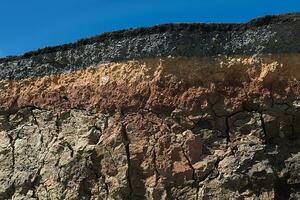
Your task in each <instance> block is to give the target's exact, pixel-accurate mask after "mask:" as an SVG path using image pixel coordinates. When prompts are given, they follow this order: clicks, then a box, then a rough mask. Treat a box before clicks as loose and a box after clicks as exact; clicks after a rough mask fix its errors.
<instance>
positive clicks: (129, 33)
mask: <svg viewBox="0 0 300 200" xmlns="http://www.w3.org/2000/svg"><path fill="white" fill-rule="evenodd" d="M297 19H300V13H290V14H284V15H272V16H264V17H260V18H256V19H253V20H251V21H249V22H247V23H241V24H237V23H232V24H214V23H212V24H204V23H188V24H187V23H180V24H163V25H157V26H152V27H146V28H136V29H127V30H120V31H114V32H108V33H103V34H101V35H98V36H95V37H91V38H87V39H81V40H78V41H77V42H75V43H69V44H64V45H59V46H53V47H45V48H42V49H38V50H36V51H30V52H27V53H25V54H23V55H21V56H8V57H6V58H0V63H3V62H9V61H14V60H19V59H26V58H31V57H33V56H38V55H41V54H46V53H53V52H58V51H65V50H69V49H72V48H76V47H79V46H82V45H87V44H92V43H95V42H103V41H105V40H107V39H108V38H109V39H120V38H126V37H135V36H137V35H149V34H155V33H166V32H192V33H197V32H228V31H245V30H247V29H255V28H257V27H261V26H265V25H268V24H280V23H286V22H293V21H295V20H297Z"/></svg>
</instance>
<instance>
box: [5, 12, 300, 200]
mask: <svg viewBox="0 0 300 200" xmlns="http://www.w3.org/2000/svg"><path fill="white" fill-rule="evenodd" d="M299 66H300V14H289V15H282V16H270V17H264V18H259V19H255V20H253V21H250V22H249V23H246V24H228V25H227V24H213V25H207V24H178V25H172V24H170V25H163V26H157V27H153V28H143V29H136V30H127V31H120V32H114V33H108V34H104V35H101V36H98V37H95V38H92V39H87V40H82V41H80V42H78V43H74V44H69V45H64V46H60V47H51V48H46V49H42V50H38V51H36V52H30V53H27V54H25V55H24V56H20V57H10V58H4V59H1V60H0V72H1V73H0V79H1V80H0V183H1V184H0V199H155V200H157V199H195V200H196V199H199V200H200V199H300V135H299V134H300V82H299V81H300V73H299V72H300V68H299Z"/></svg>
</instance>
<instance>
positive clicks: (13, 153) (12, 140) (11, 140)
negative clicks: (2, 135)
mask: <svg viewBox="0 0 300 200" xmlns="http://www.w3.org/2000/svg"><path fill="white" fill-rule="evenodd" d="M6 135H7V136H8V138H9V144H10V147H11V153H12V172H13V173H14V172H15V163H16V158H15V140H14V139H13V137H12V136H11V135H10V134H6Z"/></svg>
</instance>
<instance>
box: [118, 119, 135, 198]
mask: <svg viewBox="0 0 300 200" xmlns="http://www.w3.org/2000/svg"><path fill="white" fill-rule="evenodd" d="M121 134H122V140H123V144H124V146H125V151H126V157H127V167H128V170H127V175H126V177H127V183H128V187H129V199H132V195H133V187H132V182H131V178H130V177H131V161H130V151H129V144H130V141H129V139H128V135H127V131H126V128H125V125H124V124H123V123H122V124H121Z"/></svg>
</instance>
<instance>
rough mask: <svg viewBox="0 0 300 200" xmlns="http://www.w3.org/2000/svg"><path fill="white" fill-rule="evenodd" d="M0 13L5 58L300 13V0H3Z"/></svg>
mask: <svg viewBox="0 0 300 200" xmlns="http://www.w3.org/2000/svg"><path fill="white" fill-rule="evenodd" d="M0 10H1V12H0V25H1V29H0V30H1V31H0V57H4V56H7V55H19V54H22V53H24V52H26V51H30V50H34V49H37V48H41V47H45V46H52V45H58V44H63V43H68V42H74V41H76V40H78V39H81V38H85V37H89V36H94V35H97V34H99V33H102V32H108V31H112V30H118V29H124V28H130V27H141V26H150V25H156V24H161V23H169V22H245V21H248V20H249V19H251V18H253V17H257V16H263V15H266V14H279V13H286V12H297V11H298V12H299V11H300V0H181V1H179V0H168V1H166V0H26V1H25V0H1V1H0Z"/></svg>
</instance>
